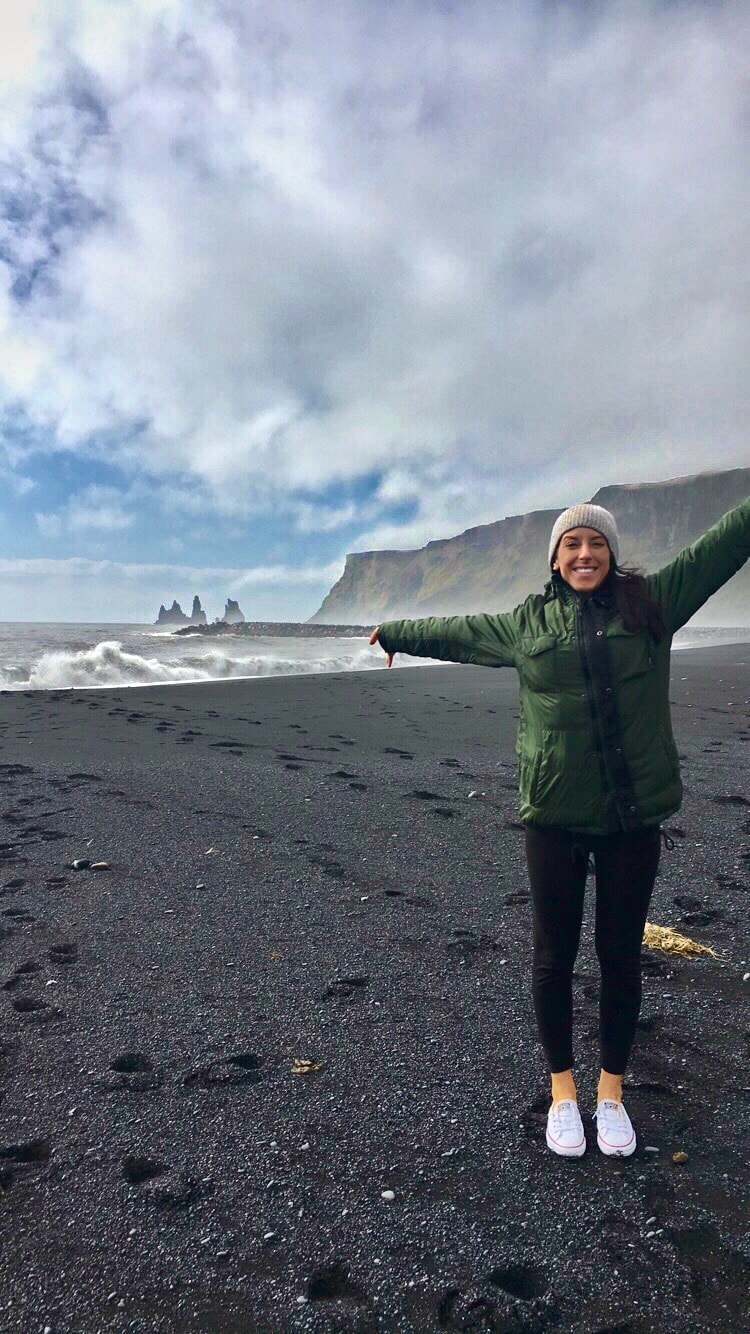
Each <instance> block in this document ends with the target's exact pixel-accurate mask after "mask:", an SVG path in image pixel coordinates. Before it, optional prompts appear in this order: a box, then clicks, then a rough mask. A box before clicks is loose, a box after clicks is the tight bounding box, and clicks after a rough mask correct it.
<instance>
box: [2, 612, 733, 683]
mask: <svg viewBox="0 0 750 1334" xmlns="http://www.w3.org/2000/svg"><path fill="white" fill-rule="evenodd" d="M726 643H747V644H748V656H749V659H750V627H746V628H744V629H743V628H739V629H738V628H736V627H735V628H730V627H728V628H721V627H708V626H706V627H703V626H700V627H694V628H691V627H690V626H687V627H686V628H685V629H684V630H680V631H679V633H678V634H677V635H676V636H675V638H674V641H673V645H672V648H673V651H679V650H680V649H684V648H696V647H700V646H701V645H712V644H726ZM384 665H385V655H384V654H383V650H382V649H381V648H380V647H379V646H378V645H375V646H374V647H373V648H371V647H370V645H369V644H368V642H367V640H366V639H364V638H363V639H350V638H320V639H315V638H304V639H303V638H292V637H278V638H277V637H273V636H270V635H266V636H258V638H257V639H256V638H247V639H233V638H227V639H218V638H213V639H204V638H203V637H202V636H200V635H190V636H181V635H173V634H171V633H170V632H169V631H165V630H161V629H158V628H157V627H156V626H153V625H75V624H63V623H46V624H43V623H40V624H34V623H30V622H10V621H6V622H0V690H61V689H70V688H73V689H79V690H83V689H91V688H95V687H97V686H99V687H110V686H140V685H155V684H158V685H169V684H177V683H179V682H183V681H224V680H227V679H229V678H231V677H233V678H239V677H260V676H295V675H299V674H302V673H309V672H361V671H366V670H369V669H373V670H375V669H378V670H380V669H382V668H383V667H384ZM429 665H431V663H430V661H429V660H427V659H421V658H408V657H405V656H403V655H401V654H398V655H397V656H396V658H395V660H394V667H416V666H429Z"/></svg>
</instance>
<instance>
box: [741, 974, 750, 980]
mask: <svg viewBox="0 0 750 1334" xmlns="http://www.w3.org/2000/svg"><path fill="white" fill-rule="evenodd" d="M742 981H743V982H750V973H745V974H744V976H743V978H742Z"/></svg>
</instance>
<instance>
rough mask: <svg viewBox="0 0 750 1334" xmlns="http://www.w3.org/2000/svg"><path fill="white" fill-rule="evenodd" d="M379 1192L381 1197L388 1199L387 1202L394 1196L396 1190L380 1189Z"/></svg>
mask: <svg viewBox="0 0 750 1334" xmlns="http://www.w3.org/2000/svg"><path fill="white" fill-rule="evenodd" d="M380 1194H381V1197H382V1199H384V1200H388V1201H389V1202H390V1201H391V1200H395V1198H396V1192H395V1191H394V1190H381V1192H380Z"/></svg>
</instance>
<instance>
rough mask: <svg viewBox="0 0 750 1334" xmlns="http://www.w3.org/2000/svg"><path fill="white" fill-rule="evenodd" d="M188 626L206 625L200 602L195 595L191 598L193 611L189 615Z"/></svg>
mask: <svg viewBox="0 0 750 1334" xmlns="http://www.w3.org/2000/svg"><path fill="white" fill-rule="evenodd" d="M189 624H190V625H208V617H207V616H206V613H205V611H204V610H203V608H202V606H201V600H200V598H199V597H198V594H197V593H196V595H195V597H194V598H193V610H192V612H191V613H190V622H189Z"/></svg>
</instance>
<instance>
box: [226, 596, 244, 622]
mask: <svg viewBox="0 0 750 1334" xmlns="http://www.w3.org/2000/svg"><path fill="white" fill-rule="evenodd" d="M222 620H223V621H224V622H225V623H226V624H227V625H242V624H243V622H244V620H245V614H244V612H243V611H242V610H241V608H240V604H239V602H235V601H234V598H227V605H226V607H225V608H224V615H223V617H222Z"/></svg>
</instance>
